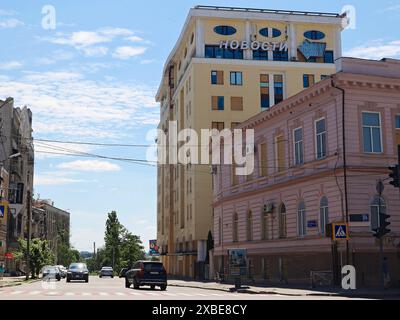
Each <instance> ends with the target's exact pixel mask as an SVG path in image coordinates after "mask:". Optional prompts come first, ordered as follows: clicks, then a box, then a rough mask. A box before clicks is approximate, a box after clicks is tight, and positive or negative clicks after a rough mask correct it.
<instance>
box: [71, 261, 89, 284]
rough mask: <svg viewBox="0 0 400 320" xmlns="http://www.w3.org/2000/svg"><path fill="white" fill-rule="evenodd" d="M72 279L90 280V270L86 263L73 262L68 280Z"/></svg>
mask: <svg viewBox="0 0 400 320" xmlns="http://www.w3.org/2000/svg"><path fill="white" fill-rule="evenodd" d="M72 280H79V281H85V282H86V283H87V282H89V270H88V268H87V266H86V264H85V263H72V264H71V265H70V266H69V269H68V272H67V282H71V281H72Z"/></svg>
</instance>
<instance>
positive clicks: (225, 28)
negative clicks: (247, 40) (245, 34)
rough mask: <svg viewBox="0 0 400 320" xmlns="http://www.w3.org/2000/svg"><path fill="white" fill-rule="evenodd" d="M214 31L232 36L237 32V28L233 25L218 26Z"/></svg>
mask: <svg viewBox="0 0 400 320" xmlns="http://www.w3.org/2000/svg"><path fill="white" fill-rule="evenodd" d="M214 32H215V33H218V34H220V35H223V36H231V35H233V34H235V33H236V29H235V28H234V27H232V26H216V27H215V28H214Z"/></svg>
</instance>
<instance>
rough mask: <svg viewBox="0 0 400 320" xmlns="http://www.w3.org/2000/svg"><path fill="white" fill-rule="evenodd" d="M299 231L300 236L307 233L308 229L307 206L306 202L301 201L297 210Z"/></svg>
mask: <svg viewBox="0 0 400 320" xmlns="http://www.w3.org/2000/svg"><path fill="white" fill-rule="evenodd" d="M297 228H298V229H297V231H298V235H299V236H300V237H302V236H305V235H306V233H307V230H306V206H305V204H304V202H300V204H299V208H298V211H297Z"/></svg>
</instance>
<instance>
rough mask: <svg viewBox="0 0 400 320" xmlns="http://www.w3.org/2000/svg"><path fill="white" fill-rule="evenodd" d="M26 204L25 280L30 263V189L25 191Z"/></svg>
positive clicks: (27, 277)
mask: <svg viewBox="0 0 400 320" xmlns="http://www.w3.org/2000/svg"><path fill="white" fill-rule="evenodd" d="M26 197H27V199H26V205H27V213H28V221H27V224H28V225H27V229H28V239H27V241H26V280H29V272H30V268H29V264H30V257H29V252H30V245H31V191H30V190H28V191H27V192H26Z"/></svg>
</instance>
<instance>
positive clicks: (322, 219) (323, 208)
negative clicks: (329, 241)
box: [319, 197, 329, 234]
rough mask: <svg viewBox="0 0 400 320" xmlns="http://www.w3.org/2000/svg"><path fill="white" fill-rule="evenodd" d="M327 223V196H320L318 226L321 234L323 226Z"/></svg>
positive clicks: (323, 229) (323, 230)
mask: <svg viewBox="0 0 400 320" xmlns="http://www.w3.org/2000/svg"><path fill="white" fill-rule="evenodd" d="M328 223H329V208H328V199H327V197H322V198H321V201H320V204H319V226H320V232H321V234H325V226H326V225H327V224H328Z"/></svg>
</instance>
